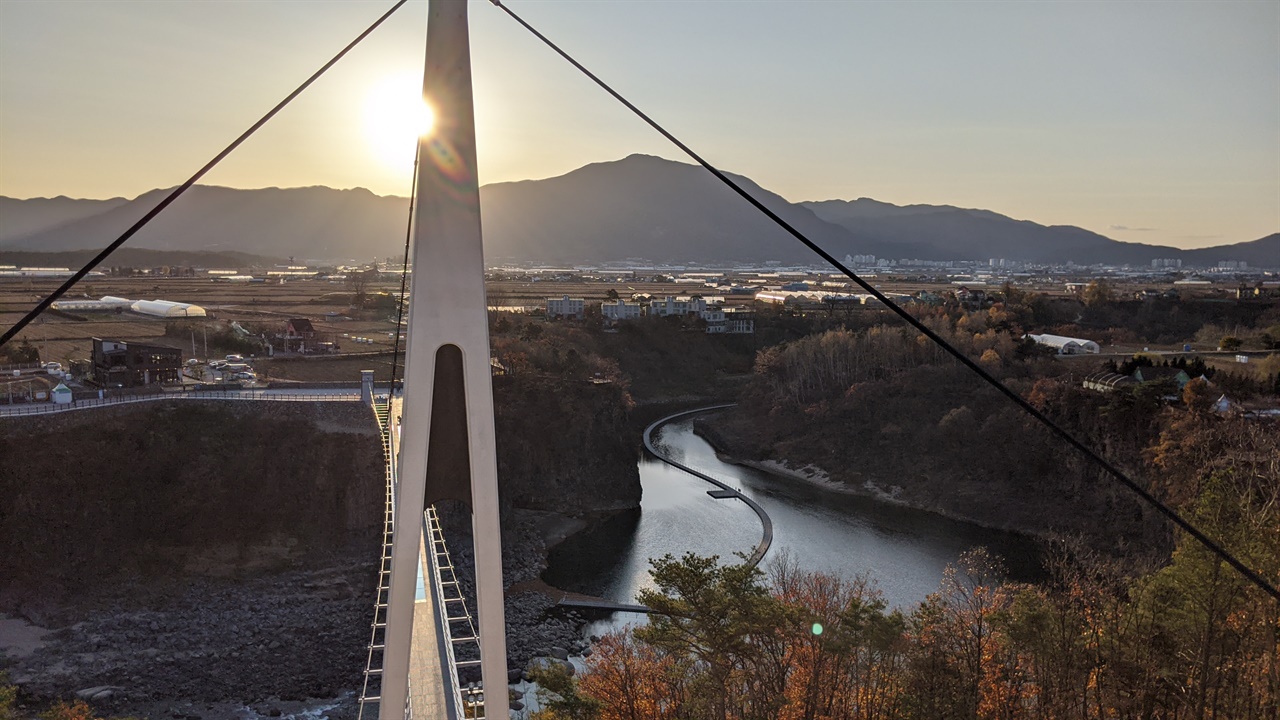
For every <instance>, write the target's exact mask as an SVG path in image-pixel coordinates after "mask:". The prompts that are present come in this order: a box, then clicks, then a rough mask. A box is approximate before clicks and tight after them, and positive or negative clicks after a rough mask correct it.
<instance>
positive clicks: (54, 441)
mask: <svg viewBox="0 0 1280 720" xmlns="http://www.w3.org/2000/svg"><path fill="white" fill-rule="evenodd" d="M382 494H383V470H382V453H381V448H380V444H379V442H378V438H377V431H376V425H375V423H374V420H373V417H372V414H371V413H370V412H369V410H368V408H366V407H364V406H362V405H357V404H355V403H265V402H256V403H254V402H235V401H219V402H211V403H200V402H191V401H175V402H172V403H164V402H157V403H148V404H145V405H132V406H122V407H117V408H103V409H96V410H90V411H84V412H70V413H63V414H59V415H54V416H44V417H34V418H22V419H16V420H7V421H5V424H4V425H0V497H2V498H4V502H3V503H0V548H2V549H3V551H2V552H0V574H3V575H8V576H10V577H22V576H24V575H27V574H39V575H41V576H45V577H54V578H58V577H66V578H71V577H75V578H79V579H81V580H84V579H89V578H94V577H104V576H108V575H112V574H115V573H117V572H120V571H139V572H142V573H143V574H151V573H161V572H171V571H175V570H184V569H185V570H189V571H193V572H197V573H210V574H219V573H220V572H226V571H227V570H229V569H235V568H237V567H241V566H244V565H246V564H247V565H253V564H254V562H255V558H256V560H261V561H265V560H269V559H270V558H271V557H272V556H274V557H275V558H276V559H283V558H285V557H287V556H289V555H290V554H293V553H295V552H301V551H310V550H320V551H323V550H327V549H332V548H336V547H338V546H339V545H341V544H343V543H344V542H345V541H346V540H347V538H349V537H350V535H351V534H352V533H368V532H372V531H373V530H376V529H377V527H378V524H379V520H380V515H381V509H382Z"/></svg>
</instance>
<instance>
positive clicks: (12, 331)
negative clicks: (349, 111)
mask: <svg viewBox="0 0 1280 720" xmlns="http://www.w3.org/2000/svg"><path fill="white" fill-rule="evenodd" d="M408 1H409V0H399V1H398V2H397V3H396V4H395V5H393V6H392V7H391V9H390V10H388V11H386V12H385V13H383V14H382V17H379V18H378V19H377V20H375V21H374V23H373V24H372V25H370V26H369V27H368V28H366V29H365V31H364V32H362V33H360V34H359V35H357V36H356V39H355V40H352V41H351V42H350V43H348V44H347V46H346V47H344V48H342V50H340V51H338V54H337V55H334V56H333V58H331V59H330V60H329V62H327V63H325V64H324V65H323V66H321V67H320V69H319V70H317V71H315V73H313V74H312V75H311V77H309V78H307V79H306V80H305V81H304V82H303V83H302V84H301V85H299V86H298V87H297V88H296V89H295V90H294V91H293V92H291V93H289V95H288V96H287V97H285V99H283V100H281V101H280V102H279V103H278V104H277V105H276V106H275V107H273V108H271V110H269V111H268V112H267V114H266V115H263V116H262V117H261V118H260V119H259V120H258V121H257V122H255V123H254V124H253V125H252V126H250V127H249V129H248V130H245V131H244V132H243V133H241V135H240V137H238V138H236V139H235V140H233V141H232V142H231V144H230V145H228V146H227V147H226V148H225V149H223V151H222V152H220V153H218V154H217V155H215V156H214V157H213V159H212V160H210V161H209V162H208V163H206V164H205V166H204V167H202V168H200V169H199V170H197V171H196V173H195V174H194V175H192V176H191V177H190V178H188V179H187V181H186V182H184V183H182V184H181V185H179V186H178V187H176V188H174V189H173V190H172V191H171V192H170V193H169V194H168V195H166V196H165V198H164V199H163V200H161V201H160V203H159V204H158V205H156V206H155V207H153V208H151V210H150V211H149V212H147V214H146V215H143V216H142V219H140V220H138V221H137V222H136V223H134V224H133V225H132V226H131V227H130V228H129V229H128V230H125V231H124V232H123V233H121V235H120V237H118V238H116V239H115V240H114V241H113V242H112V243H111V244H110V245H108V246H107V247H106V248H104V249H103V250H102V252H100V253H98V254H97V255H95V256H94V257H93V259H92V260H90V261H89V262H88V263H86V264H85V266H84V267H82V268H80V269H79V270H77V271H76V272H75V274H73V275H72V276H71V277H70V278H68V279H67V281H66V282H64V283H62V285H61V286H59V287H58V289H57V290H54V291H53V293H52V294H50V295H49V297H47V298H45V299H44V300H41V301H40V302H39V303H38V304H37V305H36V306H35V307H34V308H32V309H31V311H30V312H28V313H27V314H26V315H25V316H23V318H22V319H21V320H19V321H18V322H16V323H14V325H13V327H11V328H9V329H8V330H6V331H5V332H4V335H2V336H0V347H3V346H4V344H5V343H7V342H9V341H10V340H12V339H13V338H14V337H15V336H16V335H17V334H18V333H19V332H21V331H22V329H23V328H24V327H26V326H27V325H28V324H30V323H31V321H32V320H34V319H36V318H37V317H38V316H39V315H40V313H43V312H44V311H45V310H47V309H49V306H50V305H52V304H53V303H54V302H55V301H56V300H57V299H58V298H60V297H62V296H63V295H65V294H66V292H67V291H68V290H70V289H71V288H72V287H73V286H74V285H75V284H76V283H78V282H80V280H82V279H83V278H84V276H86V275H88V274H89V272H90V271H92V270H93V269H94V268H96V267H98V265H100V264H101V263H102V261H103V260H106V259H107V256H109V255H111V253H113V252H115V251H116V250H117V249H119V248H120V246H121V245H123V244H125V242H126V241H127V240H128V239H129V238H131V237H133V236H134V235H135V234H136V233H137V232H138V231H139V230H141V229H142V228H143V227H145V226H146V224H147V223H149V222H151V220H152V219H154V218H155V216H157V215H159V214H160V213H161V212H162V211H164V209H165V208H167V207H169V205H171V204H172V203H173V201H174V200H177V199H178V197H180V196H181V195H182V194H183V193H184V192H186V191H187V190H188V189H189V188H190V187H191V186H192V185H195V184H196V181H198V180H199V179H200V178H202V177H204V176H205V174H206V173H208V172H209V171H210V170H212V169H213V168H214V166H216V165H217V164H218V163H220V162H222V160H223V158H225V157H226V156H228V155H230V154H231V151H233V150H235V149H236V148H238V147H240V144H241V143H243V142H244V141H245V140H248V139H249V136H250V135H253V134H254V133H255V132H257V131H258V128H260V127H262V126H263V125H266V124H267V121H268V120H270V119H271V118H273V117H275V116H276V113H279V112H280V111H281V110H283V109H284V107H285V106H286V105H288V104H289V103H290V102H292V101H293V99H294V98H296V97H298V96H299V95H301V94H302V91H303V90H306V89H307V88H308V87H310V86H311V84H312V83H314V82H315V81H316V80H318V79H319V78H320V76H321V75H324V74H325V72H326V71H328V70H329V68H331V67H333V66H334V65H335V64H337V62H338V61H339V60H341V59H342V58H343V57H344V56H346V54H347V53H348V52H350V51H351V49H352V48H354V47H355V46H356V45H359V44H360V41H362V40H364V39H365V38H366V37H368V36H369V34H370V33H372V32H373V31H374V30H376V29H378V26H379V25H381V24H382V23H383V22H384V21H385V20H386V19H387V18H389V17H391V15H392V13H394V12H395V11H397V10H399V9H400V7H401V6H403V5H404V4H405V3H406V2H408Z"/></svg>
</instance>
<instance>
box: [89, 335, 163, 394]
mask: <svg viewBox="0 0 1280 720" xmlns="http://www.w3.org/2000/svg"><path fill="white" fill-rule="evenodd" d="M181 373H182V351H181V350H178V349H177V348H171V347H165V346H163V345H145V344H143V343H135V342H123V341H121V340H103V339H102V338H93V379H94V381H95V382H96V383H98V384H99V385H101V386H103V387H117V386H118V387H139V386H142V385H151V384H153V383H171V382H178V381H179V380H180V379H181Z"/></svg>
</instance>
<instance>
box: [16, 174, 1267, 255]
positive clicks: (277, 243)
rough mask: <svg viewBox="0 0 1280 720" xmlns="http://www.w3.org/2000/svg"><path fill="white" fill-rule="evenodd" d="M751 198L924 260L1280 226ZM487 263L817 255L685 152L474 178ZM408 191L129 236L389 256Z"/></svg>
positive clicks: (1252, 250) (246, 206)
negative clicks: (1130, 232)
mask: <svg viewBox="0 0 1280 720" xmlns="http://www.w3.org/2000/svg"><path fill="white" fill-rule="evenodd" d="M731 177H733V178H734V179H735V180H736V181H737V182H739V183H740V184H741V185H742V187H743V188H744V189H745V190H746V191H747V192H748V193H750V194H751V195H752V196H753V197H754V198H756V199H758V200H759V201H761V202H762V203H763V204H764V205H765V206H766V207H768V208H769V209H770V210H772V211H773V212H775V213H777V214H778V215H779V216H780V217H782V218H783V219H785V220H786V221H787V222H788V223H790V224H791V225H792V226H794V227H795V228H796V229H798V230H800V231H801V232H802V233H804V234H805V235H806V236H807V237H809V238H810V239H811V240H813V241H815V242H817V243H818V244H819V245H821V246H822V247H823V248H824V249H826V250H827V251H828V252H830V253H831V254H833V255H835V256H837V257H842V256H844V255H846V254H853V255H875V256H877V257H882V258H895V259H896V258H918V259H922V260H986V259H988V258H1006V259H1009V260H1021V261H1029V262H1042V263H1061V262H1066V261H1073V262H1075V263H1077V264H1081V265H1088V264H1095V263H1103V264H1111V265H1120V264H1134V265H1150V262H1151V260H1152V259H1155V258H1173V259H1181V260H1182V261H1183V263H1184V264H1186V265H1192V266H1209V265H1213V264H1216V263H1217V262H1219V261H1222V260H1236V261H1245V262H1247V263H1249V265H1250V266H1253V267H1276V266H1280V233H1276V234H1272V235H1269V236H1267V237H1264V238H1261V239H1258V240H1254V241H1251V242H1243V243H1237V244H1234V245H1221V246H1217V247H1212V248H1201V249H1196V250H1181V249H1178V248H1173V247H1167V246H1158V245H1144V244H1139V243H1128V242H1121V241H1117V240H1114V239H1112V238H1108V237H1106V236H1103V235H1099V234H1097V233H1094V232H1090V231H1088V230H1084V229H1082V228H1078V227H1073V226H1045V225H1040V224H1037V223H1034V222H1031V221H1027V220H1015V219H1013V218H1010V217H1006V216H1004V215H1000V214H998V213H995V212H992V211H989V210H976V209H965V208H958V207H952V206H948V205H908V206H897V205H892V204H889V203H884V202H879V201H876V200H872V199H869V198H861V199H858V200H851V201H849V200H827V201H822V202H800V203H791V202H788V201H787V200H785V199H783V198H782V197H780V196H779V195H776V194H774V193H772V192H769V191H768V190H766V189H764V188H762V187H760V186H759V185H757V184H756V183H754V182H752V181H751V180H750V179H748V178H745V177H741V176H737V175H731ZM168 192H169V191H168V190H153V191H151V192H148V193H145V194H143V195H141V196H139V197H137V198H134V199H132V200H127V199H124V198H114V199H111V200H74V199H70V198H66V197H58V198H52V199H46V198H35V199H30V200H19V199H14V198H6V197H0V251H13V250H28V251H41V252H60V251H70V250H83V249H89V248H98V247H101V246H103V245H105V244H107V243H109V242H110V241H111V240H114V239H115V238H116V237H117V236H119V234H120V233H121V232H123V231H124V230H125V229H126V228H128V227H129V226H130V225H132V224H133V223H134V222H135V221H136V220H137V219H138V218H139V217H141V216H142V215H143V214H144V213H146V212H147V211H148V210H149V209H151V208H152V207H154V206H155V205H156V204H157V203H158V202H160V200H161V199H162V198H163V197H164V196H165V195H166V194H167V193H168ZM480 202H481V207H482V212H483V222H484V234H485V258H486V260H487V261H488V262H490V263H503V262H528V261H531V262H544V263H566V264H568V263H573V264H581V263H599V262H608V261H618V260H625V259H645V260H648V261H652V262H664V263H697V262H701V263H728V262H748V263H759V262H764V261H769V260H776V261H780V262H782V263H787V264H791V263H804V264H809V263H812V262H814V261H815V260H816V259H817V258H816V257H814V256H813V255H812V253H810V252H809V251H808V250H807V249H805V248H804V247H803V246H802V245H800V244H799V243H798V242H796V241H795V240H794V239H793V238H792V237H791V236H790V235H789V234H787V233H786V232H784V231H783V230H781V229H779V228H778V227H777V226H775V225H774V224H773V223H772V222H771V221H770V220H769V219H768V218H766V217H764V216H763V215H762V214H761V213H759V212H757V211H755V210H754V209H752V208H751V207H750V206H748V205H747V204H746V203H745V202H744V201H743V200H742V199H741V198H739V197H737V195H735V194H734V193H733V191H731V190H730V189H728V188H727V187H725V186H724V185H722V184H721V183H720V182H719V181H718V180H716V179H715V178H714V177H712V176H711V175H710V174H709V173H707V172H706V171H705V170H703V169H702V168H700V167H697V166H695V165H688V164H685V163H679V162H673V161H670V160H664V159H661V158H656V157H652V156H646V155H632V156H630V157H627V158H624V159H622V160H617V161H612V162H602V163H594V164H591V165H587V166H585V167H582V168H579V169H577V170H574V171H572V172H569V173H567V174H565V175H562V176H559V177H554V178H548V179H545V180H525V181H520V182H506V183H494V184H490V185H485V186H484V187H482V188H481V189H480ZM408 210H409V204H408V199H407V198H401V197H394V196H379V195H375V194H373V193H371V192H369V191H368V190H364V189H361V188H356V189H352V190H334V189H331V188H326V187H307V188H289V189H281V188H265V189H258V190H239V189H233V188H224V187H214V186H201V185H198V186H195V187H193V188H191V189H190V190H188V191H187V192H186V194H184V195H183V196H182V197H181V198H180V199H179V200H178V201H177V202H175V203H174V204H173V205H172V206H171V207H170V208H169V209H168V210H166V211H165V212H164V213H162V214H161V215H160V216H158V217H157V218H156V219H155V220H154V221H153V222H152V223H151V224H149V225H148V226H147V227H146V228H144V229H143V230H141V231H140V232H139V233H138V234H137V235H135V236H134V237H133V238H132V239H131V240H130V242H129V247H134V248H148V249H156V250H182V251H205V252H209V251H234V252H244V253H253V254H256V255H261V256H271V257H280V258H286V257H293V258H295V261H297V262H302V261H304V260H309V261H342V260H357V261H367V260H370V259H372V258H373V257H375V256H377V257H388V256H398V255H399V254H400V252H401V249H402V248H403V246H404V237H405V232H406V224H407V221H408Z"/></svg>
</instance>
